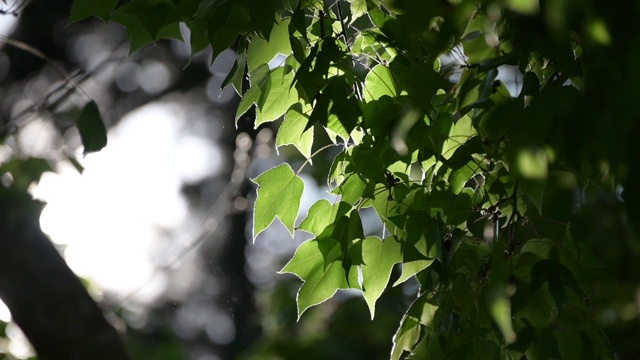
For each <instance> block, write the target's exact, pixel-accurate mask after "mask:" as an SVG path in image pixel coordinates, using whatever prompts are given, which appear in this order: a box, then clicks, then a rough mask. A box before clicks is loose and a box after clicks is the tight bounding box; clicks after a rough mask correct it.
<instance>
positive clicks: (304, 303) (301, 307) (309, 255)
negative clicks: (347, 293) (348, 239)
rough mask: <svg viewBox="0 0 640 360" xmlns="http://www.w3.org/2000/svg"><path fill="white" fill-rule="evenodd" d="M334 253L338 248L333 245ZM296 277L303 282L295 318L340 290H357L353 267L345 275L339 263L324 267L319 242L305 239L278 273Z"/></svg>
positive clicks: (356, 273)
mask: <svg viewBox="0 0 640 360" xmlns="http://www.w3.org/2000/svg"><path fill="white" fill-rule="evenodd" d="M333 253H334V254H335V256H336V257H338V256H339V254H340V247H339V246H338V244H337V243H336V244H335V247H334V248H333ZM280 273H290V274H295V275H297V276H298V277H299V278H300V279H302V280H303V281H304V284H302V286H301V287H300V290H298V297H297V303H298V319H299V318H300V316H302V314H303V313H304V312H305V311H306V310H307V309H308V308H310V307H311V306H314V305H318V304H320V303H323V302H325V301H327V300H328V299H330V298H331V297H332V296H333V295H334V294H335V293H336V292H337V291H338V290H340V289H350V288H355V289H358V288H359V286H358V271H357V269H356V268H355V266H354V267H352V269H351V271H350V272H349V281H348V282H347V274H346V272H345V270H344V268H343V266H342V263H341V261H340V260H336V261H333V262H332V263H330V264H329V265H328V266H327V267H325V258H324V256H323V254H322V252H321V251H320V249H319V242H318V241H316V240H307V241H305V242H304V243H302V244H301V245H300V246H299V247H298V250H296V253H295V255H294V256H293V258H292V259H291V260H290V261H289V263H287V265H286V266H285V267H284V268H283V269H282V270H281V271H280Z"/></svg>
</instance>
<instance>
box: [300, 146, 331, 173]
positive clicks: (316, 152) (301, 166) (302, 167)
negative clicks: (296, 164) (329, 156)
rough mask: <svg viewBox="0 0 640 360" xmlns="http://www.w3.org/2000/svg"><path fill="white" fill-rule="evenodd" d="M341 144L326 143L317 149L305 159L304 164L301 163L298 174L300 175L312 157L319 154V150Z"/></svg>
mask: <svg viewBox="0 0 640 360" xmlns="http://www.w3.org/2000/svg"><path fill="white" fill-rule="evenodd" d="M338 145H340V144H328V145H325V146H323V147H321V148H320V149H318V150H316V151H315V152H314V153H313V154H311V156H309V158H308V159H307V160H305V161H304V163H302V165H300V168H299V169H298V171H296V176H298V175H300V172H301V171H302V169H304V167H305V166H307V164H308V163H309V162H310V161H311V159H313V157H314V156H316V155H318V153H319V152H321V151H322V150H326V149H328V148H330V147H333V146H338Z"/></svg>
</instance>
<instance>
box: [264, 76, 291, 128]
mask: <svg viewBox="0 0 640 360" xmlns="http://www.w3.org/2000/svg"><path fill="white" fill-rule="evenodd" d="M293 76H294V75H293V73H292V72H288V73H286V74H285V69H284V67H278V68H275V69H273V70H272V71H271V73H270V75H269V78H270V80H269V82H268V83H269V87H268V88H265V89H263V90H262V91H263V94H264V95H265V96H264V97H263V98H262V100H261V101H260V102H258V103H257V104H256V105H258V112H257V115H256V124H255V127H256V128H257V127H258V126H260V125H262V124H264V123H266V122H269V121H274V120H277V119H278V118H279V117H280V116H282V115H283V114H284V113H285V112H286V111H287V110H288V109H289V108H290V107H291V106H292V105H293V104H295V103H297V102H298V92H297V91H296V89H295V88H292V87H291V82H292V81H293Z"/></svg>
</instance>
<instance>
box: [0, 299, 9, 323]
mask: <svg viewBox="0 0 640 360" xmlns="http://www.w3.org/2000/svg"><path fill="white" fill-rule="evenodd" d="M0 321H2V322H6V323H7V322H9V321H11V311H9V308H8V307H7V305H5V303H4V302H2V300H0Z"/></svg>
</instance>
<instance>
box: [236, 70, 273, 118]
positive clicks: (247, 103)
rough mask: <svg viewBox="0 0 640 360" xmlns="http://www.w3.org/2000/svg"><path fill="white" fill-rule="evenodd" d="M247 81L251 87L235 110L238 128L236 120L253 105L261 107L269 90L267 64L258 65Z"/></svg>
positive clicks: (269, 79) (269, 75) (269, 82)
mask: <svg viewBox="0 0 640 360" xmlns="http://www.w3.org/2000/svg"><path fill="white" fill-rule="evenodd" d="M249 81H250V83H251V87H250V88H249V90H247V92H246V93H245V94H244V95H243V96H242V99H241V100H240V104H239V105H238V110H236V127H237V126H238V119H240V116H242V115H244V113H246V112H247V111H248V110H249V109H250V108H251V106H252V105H253V104H256V105H258V106H262V104H264V101H265V99H266V97H267V94H268V92H269V90H270V89H271V71H270V70H269V66H268V65H267V64H262V65H260V66H259V67H258V68H257V69H255V70H254V71H252V72H251V73H250V74H249Z"/></svg>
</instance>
